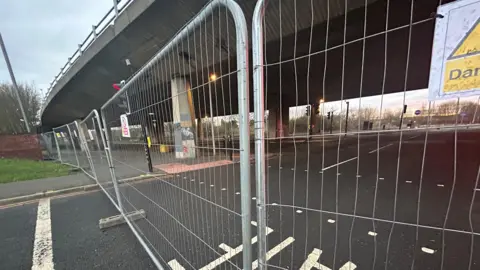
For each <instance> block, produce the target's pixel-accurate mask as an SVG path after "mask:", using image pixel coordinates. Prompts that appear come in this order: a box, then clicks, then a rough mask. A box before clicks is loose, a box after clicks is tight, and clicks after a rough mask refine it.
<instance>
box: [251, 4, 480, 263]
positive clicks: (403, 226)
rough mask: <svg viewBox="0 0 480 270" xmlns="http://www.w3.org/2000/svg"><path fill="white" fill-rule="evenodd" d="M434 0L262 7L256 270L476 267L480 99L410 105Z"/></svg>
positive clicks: (424, 59) (257, 21)
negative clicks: (409, 100) (272, 231)
mask: <svg viewBox="0 0 480 270" xmlns="http://www.w3.org/2000/svg"><path fill="white" fill-rule="evenodd" d="M441 2H442V1H440V3H441ZM267 3H268V4H267ZM438 4H439V2H438V1H389V0H378V1H342V0H341V1H337V0H328V1H325V0H322V1H290V0H285V1H282V0H276V1H264V0H259V1H258V2H257V5H256V8H255V11H254V16H253V24H252V29H253V38H252V47H253V48H252V49H253V70H254V75H253V76H254V95H255V97H254V98H255V100H254V105H255V110H254V111H255V116H254V119H255V123H254V125H255V167H256V169H255V172H256V191H257V196H256V197H257V198H256V204H257V205H256V210H257V222H258V228H257V230H258V242H259V243H258V245H259V247H258V256H259V259H258V264H257V266H258V267H259V268H260V269H266V268H267V267H272V268H276V269H303V270H304V269H342V270H344V269H475V265H476V264H478V258H479V257H480V249H478V248H477V247H476V246H478V244H479V243H480V242H479V237H478V236H479V235H480V227H479V224H480V219H479V218H478V213H477V212H478V204H479V201H478V196H476V192H477V191H479V190H480V189H479V186H478V184H479V176H480V167H479V163H480V157H479V155H478V153H477V152H478V151H476V150H473V151H472V149H478V146H479V145H480V140H479V138H480V136H479V133H480V131H479V130H480V126H479V125H478V119H477V109H478V101H479V99H477V98H474V99H463V98H462V99H455V100H450V101H437V102H433V101H431V102H429V101H428V100H426V98H425V100H424V104H418V101H417V103H413V102H410V103H409V102H408V98H409V97H410V96H411V93H417V95H418V93H421V92H418V91H416V92H415V91H413V90H415V89H416V88H415V87H419V85H420V87H421V86H422V85H423V87H425V88H426V87H427V84H428V73H429V68H428V67H429V62H430V52H431V48H430V47H429V46H431V36H432V34H433V29H434V22H435V20H436V19H437V20H442V19H443V18H444V15H445V16H446V14H435V11H436V8H437V5H438ZM432 14H433V16H432ZM449 16H454V15H453V14H450V15H449ZM424 75H425V76H424ZM399 91H400V92H399ZM423 91H424V92H423V93H424V96H425V97H427V91H426V89H425V90H423ZM394 92H398V93H397V94H395V95H391V94H390V93H394ZM367 95H369V96H371V95H378V96H377V97H376V98H377V99H376V101H375V102H373V101H372V100H373V97H367ZM407 106H408V107H407ZM412 107H413V108H412ZM266 111H268V114H267V113H266ZM302 121H303V122H302ZM272 156H273V158H271V157H272ZM269 229H271V230H274V231H276V232H278V234H277V235H275V234H269Z"/></svg>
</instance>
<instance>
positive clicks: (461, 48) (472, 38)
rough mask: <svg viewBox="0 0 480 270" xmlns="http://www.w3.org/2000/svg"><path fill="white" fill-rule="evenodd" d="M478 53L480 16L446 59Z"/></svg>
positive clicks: (479, 52)
mask: <svg viewBox="0 0 480 270" xmlns="http://www.w3.org/2000/svg"><path fill="white" fill-rule="evenodd" d="M476 54H480V18H478V19H477V21H476V22H475V23H474V24H473V26H472V27H471V28H470V30H468V32H467V33H466V34H465V36H464V37H463V38H462V39H461V40H460V42H459V43H458V45H457V47H456V48H455V49H454V50H453V51H452V53H451V54H450V56H449V57H448V59H447V60H452V59H457V58H462V57H466V56H472V55H476Z"/></svg>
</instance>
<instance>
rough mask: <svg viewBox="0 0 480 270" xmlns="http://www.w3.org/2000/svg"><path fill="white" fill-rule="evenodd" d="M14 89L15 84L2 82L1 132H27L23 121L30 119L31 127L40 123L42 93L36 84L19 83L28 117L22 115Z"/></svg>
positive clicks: (0, 97)
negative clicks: (24, 117)
mask: <svg viewBox="0 0 480 270" xmlns="http://www.w3.org/2000/svg"><path fill="white" fill-rule="evenodd" d="M14 91H15V90H14V88H13V85H11V84H6V83H1V84H0V134H21V133H26V132H27V130H26V128H25V124H24V123H23V121H28V124H29V125H30V126H31V127H33V126H36V125H38V123H39V113H40V94H39V92H38V91H37V90H36V88H35V86H33V85H29V84H20V85H18V92H19V93H18V94H19V95H20V100H21V102H22V104H23V108H24V110H25V115H26V117H27V119H23V117H22V114H21V111H20V109H19V106H18V102H17V98H16V96H15V92H14Z"/></svg>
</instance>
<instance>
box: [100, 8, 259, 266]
mask: <svg viewBox="0 0 480 270" xmlns="http://www.w3.org/2000/svg"><path fill="white" fill-rule="evenodd" d="M247 35H248V31H247V28H246V22H245V18H244V15H243V13H242V11H241V9H240V7H239V6H238V5H237V4H236V3H235V2H234V1H231V0H216V1H212V2H210V3H209V4H208V5H207V6H206V7H205V8H204V9H203V10H202V11H201V12H200V13H199V14H198V15H197V16H196V17H195V18H194V19H193V20H192V21H190V22H189V23H188V24H187V25H186V26H185V27H184V28H183V29H182V30H181V31H180V32H179V33H178V34H177V35H176V36H175V37H174V38H173V39H172V40H171V41H170V42H169V43H168V44H167V45H166V46H165V47H164V48H162V49H161V50H160V51H159V52H158V53H157V54H156V55H155V56H154V57H153V58H152V59H151V60H150V61H148V63H147V64H146V65H145V66H144V67H142V68H141V69H140V70H139V71H138V72H137V73H136V74H134V76H133V77H132V78H131V79H130V80H129V81H128V82H127V83H126V84H125V85H124V86H123V87H122V88H121V90H120V91H119V92H118V93H116V94H115V95H114V96H113V97H112V98H111V99H110V100H109V101H107V102H106V103H105V104H104V105H103V106H102V109H101V116H102V122H103V127H104V130H105V139H106V146H107V147H106V148H105V150H106V152H107V156H108V157H109V159H110V162H111V166H112V167H113V168H114V171H113V173H112V177H113V181H114V186H118V189H117V190H116V191H117V193H116V195H117V199H118V205H119V207H120V211H121V213H122V215H123V216H124V217H126V215H127V214H128V213H130V212H132V211H137V210H141V209H143V210H145V213H146V218H145V219H141V220H138V221H131V220H129V219H127V218H126V221H127V223H128V225H129V227H130V228H131V229H132V231H133V233H134V234H135V235H136V237H137V238H138V240H139V241H140V243H141V244H142V245H143V246H144V248H145V250H146V251H147V252H148V254H149V255H150V257H151V258H152V260H153V262H154V263H155V265H156V266H157V267H158V268H160V269H162V268H163V267H167V265H168V266H170V267H173V268H174V269H183V268H182V267H187V268H190V269H204V270H205V269H213V268H216V267H226V268H237V269H241V267H242V265H243V268H244V269H251V268H250V266H251V262H252V259H251V245H252V243H255V242H256V240H255V239H256V238H253V239H252V238H251V235H250V231H251V228H250V227H251V226H252V223H251V220H250V211H251V209H250V202H251V197H250V188H251V186H250V181H249V179H250V173H249V166H250V165H249V163H250V154H249V152H250V146H249V99H248V94H249V91H248V82H249V80H248V76H249V72H248V37H247ZM235 91H238V92H237V93H238V94H236V92H235ZM236 108H238V110H236ZM236 112H238V114H239V121H238V124H239V130H240V140H239V141H238V142H231V140H230V139H227V138H229V137H230V138H231V137H232V136H231V135H232V134H229V133H228V134H227V133H226V134H215V136H212V135H213V134H208V133H207V134H205V136H204V132H203V128H202V125H204V123H207V122H209V121H208V120H209V119H210V118H211V117H212V116H214V115H215V116H222V115H223V116H226V115H232V114H234V113H236ZM207 115H210V118H208V117H206V116H207ZM209 125H211V130H212V132H214V130H215V129H214V128H213V125H215V123H214V121H213V120H211V121H210V122H209ZM196 127H198V130H202V131H199V132H196V129H195V128H196ZM166 128H169V129H172V128H173V130H170V131H171V132H170V136H168V135H167V134H166V132H165V129H166ZM217 130H218V129H217ZM230 130H233V129H230ZM222 135H223V136H224V138H226V139H225V141H218V140H217V139H218V138H219V137H222ZM227 141H228V143H227ZM230 142H231V143H230ZM232 151H233V152H234V153H232ZM238 156H239V159H237V157H238ZM95 165H96V164H95ZM132 177H134V178H133V179H143V180H139V181H132V180H126V181H121V180H120V179H125V178H130V179H132ZM112 197H113V196H112ZM253 224H255V223H253ZM230 246H235V247H237V248H230ZM219 247H220V248H221V249H223V250H225V251H226V254H225V253H224V252H219V251H218V250H219ZM240 253H242V255H243V260H240V259H239V257H240V255H239V254H240Z"/></svg>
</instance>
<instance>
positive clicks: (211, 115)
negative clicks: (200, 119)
mask: <svg viewBox="0 0 480 270" xmlns="http://www.w3.org/2000/svg"><path fill="white" fill-rule="evenodd" d="M216 79H217V75H216V74H215V73H213V74H211V75H210V81H209V82H208V95H209V99H210V117H211V123H210V128H211V130H212V147H213V155H214V156H215V154H216V150H215V132H214V128H213V105H212V104H213V103H212V82H214V81H215V80H216Z"/></svg>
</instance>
